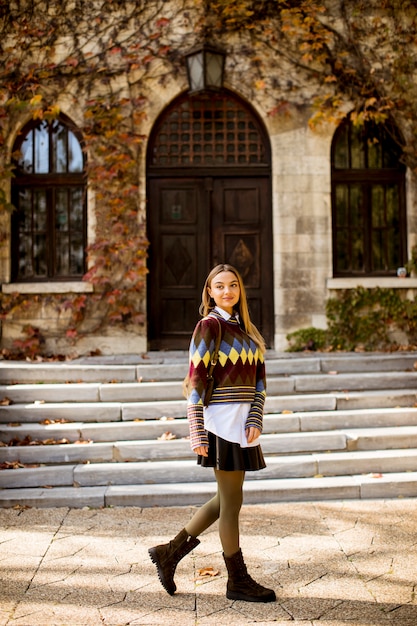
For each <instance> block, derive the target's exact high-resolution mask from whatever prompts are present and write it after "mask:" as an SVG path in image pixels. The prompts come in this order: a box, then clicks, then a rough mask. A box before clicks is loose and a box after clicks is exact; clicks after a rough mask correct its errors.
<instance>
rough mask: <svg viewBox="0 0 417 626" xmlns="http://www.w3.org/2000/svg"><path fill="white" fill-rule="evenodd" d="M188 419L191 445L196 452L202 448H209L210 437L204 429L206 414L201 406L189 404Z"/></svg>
mask: <svg viewBox="0 0 417 626" xmlns="http://www.w3.org/2000/svg"><path fill="white" fill-rule="evenodd" d="M187 419H188V425H189V429H190V445H191V449H192V450H195V449H196V448H199V447H200V446H208V445H209V441H208V436H207V432H206V430H205V429H204V413H203V406H202V405H201V404H189V405H188V406H187Z"/></svg>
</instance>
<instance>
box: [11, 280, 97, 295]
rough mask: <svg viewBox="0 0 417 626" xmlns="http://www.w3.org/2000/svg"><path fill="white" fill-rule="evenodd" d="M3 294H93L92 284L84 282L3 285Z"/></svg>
mask: <svg viewBox="0 0 417 626" xmlns="http://www.w3.org/2000/svg"><path fill="white" fill-rule="evenodd" d="M1 290H2V292H3V293H92V292H93V291H94V287H93V285H92V284H91V283H85V282H83V281H81V280H80V281H68V282H46V283H3V284H2V286H1Z"/></svg>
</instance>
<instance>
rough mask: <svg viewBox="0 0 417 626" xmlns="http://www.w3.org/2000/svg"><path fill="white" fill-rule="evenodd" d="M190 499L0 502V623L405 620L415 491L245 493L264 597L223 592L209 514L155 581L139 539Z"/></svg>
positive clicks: (412, 565) (399, 625) (358, 625)
mask: <svg viewBox="0 0 417 626" xmlns="http://www.w3.org/2000/svg"><path fill="white" fill-rule="evenodd" d="M192 511H193V509H192V508H180V507H178V508H177V507H175V508H166V509H163V508H147V509H138V508H120V509H103V510H93V509H83V510H76V509H66V508H62V509H22V508H21V509H0V626H12V625H13V626H103V625H104V626H127V625H129V626H136V625H139V624H169V625H170V626H177V625H178V626H191V625H193V626H194V625H197V624H198V625H210V626H224V625H225V624H227V625H242V626H243V625H247V624H261V625H263V626H267V625H271V624H277V623H278V624H280V626H306V625H309V626H342V625H344V626H345V625H348V626H353V625H355V626H384V625H388V624H393V625H394V626H416V624H417V598H416V595H415V588H416V582H417V499H416V500H412V499H409V500H408V499H403V500H384V501H383V500H376V501H360V502H358V501H346V502H319V503H311V502H310V503H289V504H287V503H280V504H266V505H252V506H249V505H245V506H244V508H243V510H242V541H241V543H242V550H243V553H244V555H245V560H246V562H247V565H248V569H249V572H250V573H251V574H252V575H253V577H254V578H255V579H257V580H259V581H260V582H263V583H264V584H266V585H267V586H272V587H274V589H275V590H276V592H277V596H278V600H277V602H276V603H273V604H265V605H264V604H254V603H247V602H232V601H229V600H227V599H226V597H225V586H226V576H225V566H224V563H223V560H222V557H221V550H220V547H219V539H218V533H217V526H214V527H212V529H209V530H208V531H207V532H206V533H204V534H203V535H202V537H201V544H200V545H199V546H198V547H197V548H196V549H195V550H194V552H193V553H192V555H189V556H187V557H186V558H185V559H184V560H183V561H181V563H180V564H179V566H178V569H177V575H176V583H177V587H178V591H177V593H176V594H175V595H174V596H172V597H171V596H169V595H168V594H167V593H166V592H165V591H164V590H163V589H162V587H161V585H160V583H159V581H158V579H157V577H156V570H155V568H154V565H153V564H152V563H151V561H150V560H149V558H148V554H147V549H148V547H150V546H152V545H154V544H156V543H159V542H160V541H161V540H168V539H169V538H171V536H173V535H175V534H176V532H177V531H178V530H180V529H181V528H182V527H183V526H184V524H185V523H186V522H187V520H188V519H189V518H190V515H191V514H192ZM203 568H213V569H212V570H209V574H210V573H211V574H214V573H216V570H218V571H219V573H218V575H215V576H213V575H206V576H205V577H204V576H203V575H199V572H200V571H201V570H203Z"/></svg>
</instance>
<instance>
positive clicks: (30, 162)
mask: <svg viewBox="0 0 417 626" xmlns="http://www.w3.org/2000/svg"><path fill="white" fill-rule="evenodd" d="M13 153H14V154H16V155H17V156H16V160H15V165H16V170H15V176H14V178H13V179H12V202H13V205H14V206H15V208H16V210H15V211H14V213H13V214H12V281H13V282H14V281H49V280H74V279H77V278H78V279H79V278H81V277H82V276H83V274H84V273H85V248H86V178H85V157H84V152H83V148H82V142H81V138H80V136H79V133H78V132H77V130H76V128H75V127H74V125H73V124H72V123H71V122H70V121H69V120H68V118H65V117H61V118H60V119H57V120H54V121H50V122H48V121H46V120H38V121H32V122H30V123H29V124H27V125H26V126H25V127H24V128H23V129H22V131H21V133H20V135H19V137H18V139H17V140H16V142H15V145H14V150H13Z"/></svg>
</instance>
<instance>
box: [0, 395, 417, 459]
mask: <svg viewBox="0 0 417 626" xmlns="http://www.w3.org/2000/svg"><path fill="white" fill-rule="evenodd" d="M414 425H417V407H409V408H408V407H407V408H406V407H396V408H390V409H369V410H368V409H361V410H341V411H310V412H296V413H285V414H266V415H265V417H264V433H265V434H268V433H269V434H271V433H296V432H313V431H324V430H329V431H330V430H339V429H344V428H363V427H368V428H369V427H372V428H376V427H387V426H414ZM167 432H168V433H170V434H171V435H172V436H173V438H176V439H181V438H185V437H187V436H188V422H187V420H186V419H185V418H173V419H168V418H160V419H153V420H143V421H128V422H127V421H125V422H122V421H108V422H102V423H100V422H98V423H91V422H68V423H45V424H43V423H34V422H22V423H20V422H15V421H11V422H9V423H8V424H0V439H1V441H3V442H4V443H9V442H10V441H12V440H14V439H16V440H19V441H23V440H24V439H25V438H27V437H30V439H31V440H32V441H36V440H37V441H44V440H48V439H49V440H50V439H55V440H60V439H68V440H69V441H71V442H74V441H78V440H83V441H92V442H109V441H131V440H139V439H140V440H152V439H158V438H159V437H162V436H163V435H164V433H167ZM1 454H2V448H1V447H0V459H1Z"/></svg>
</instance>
